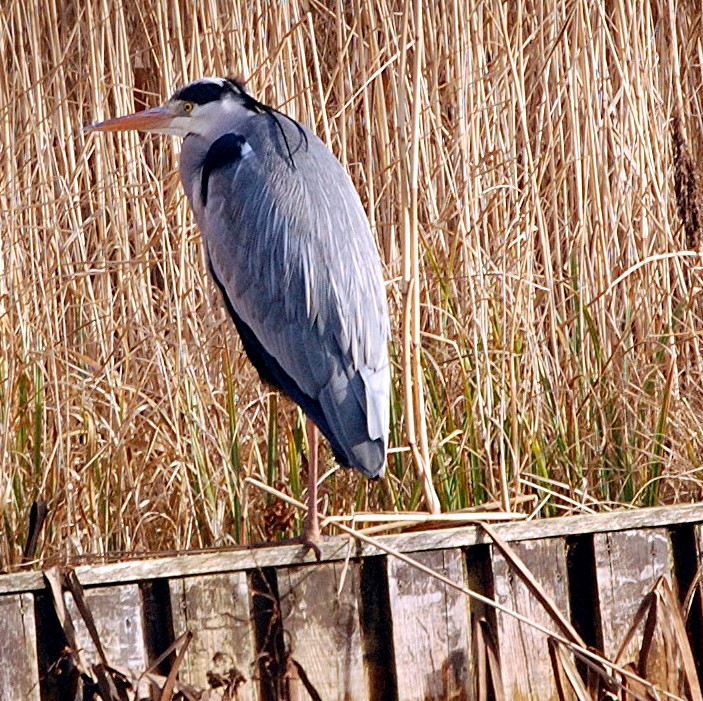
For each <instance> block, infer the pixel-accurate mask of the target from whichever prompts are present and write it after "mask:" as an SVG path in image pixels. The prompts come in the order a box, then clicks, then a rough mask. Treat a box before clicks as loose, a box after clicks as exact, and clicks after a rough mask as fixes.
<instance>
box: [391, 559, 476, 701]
mask: <svg viewBox="0 0 703 701" xmlns="http://www.w3.org/2000/svg"><path fill="white" fill-rule="evenodd" d="M412 557H413V559H416V560H418V561H419V562H421V563H422V564H423V565H426V566H427V567H431V568H432V570H434V571H435V572H438V573H440V574H443V575H444V576H445V577H447V578H449V579H451V580H452V581H454V582H457V583H461V584H463V583H464V581H465V579H466V578H465V561H464V555H463V553H462V551H461V550H458V549H453V550H438V551H436V552H421V553H414V554H413V555H412ZM388 594H389V600H390V609H391V618H392V621H393V650H394V657H395V666H396V677H397V685H398V698H399V699H403V701H433V700H435V699H436V700H439V699H442V700H443V699H449V698H461V699H464V698H468V697H469V694H470V693H471V682H470V678H469V655H470V650H471V646H470V638H469V624H468V621H469V617H468V610H469V609H468V602H467V599H466V597H465V596H464V595H463V594H461V593H460V592H458V591H456V590H455V589H452V588H450V587H448V586H446V585H445V584H443V583H442V582H439V581H438V580H436V579H433V578H432V577H430V576H428V575H427V574H425V573H424V572H420V571H418V570H417V569H415V568H413V567H411V566H410V565H408V564H406V563H404V562H401V561H400V560H398V559H395V558H389V559H388Z"/></svg>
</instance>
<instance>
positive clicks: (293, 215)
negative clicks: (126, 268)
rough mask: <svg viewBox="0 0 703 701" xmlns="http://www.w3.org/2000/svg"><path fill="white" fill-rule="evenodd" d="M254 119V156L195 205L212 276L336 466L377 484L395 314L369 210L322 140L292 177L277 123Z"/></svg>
mask: <svg viewBox="0 0 703 701" xmlns="http://www.w3.org/2000/svg"><path fill="white" fill-rule="evenodd" d="M256 119H257V120H263V121H260V122H259V123H258V125H255V124H254V118H252V119H250V120H249V122H246V123H245V124H244V125H243V127H242V131H241V136H243V137H244V138H245V139H246V142H247V144H248V145H249V146H251V150H250V151H247V154H246V156H244V157H243V158H241V159H239V160H237V161H236V162H233V163H231V164H226V165H225V166H223V167H221V168H219V169H217V170H214V171H212V172H211V173H209V183H208V195H207V206H205V207H203V206H202V204H201V203H199V202H198V201H197V200H196V199H191V203H192V204H193V208H194V211H195V214H196V218H197V219H198V222H199V225H200V228H201V231H202V233H203V237H204V240H205V244H206V248H207V253H208V257H209V261H210V265H211V266H212V270H213V273H214V275H215V277H216V279H217V280H218V282H219V284H220V286H221V289H222V291H223V294H224V295H225V296H226V299H227V302H228V305H230V306H231V309H232V310H233V313H234V314H236V315H237V317H239V319H240V321H241V322H243V324H245V325H246V327H248V329H250V330H251V333H253V334H254V336H255V337H256V340H257V341H258V343H260V344H261V347H262V348H263V349H264V350H265V352H266V353H267V354H269V355H270V356H271V357H272V358H275V361H276V364H277V365H278V366H280V370H279V371H278V372H279V374H280V373H281V371H282V373H283V374H284V375H285V377H282V378H277V384H279V386H281V387H282V389H284V391H287V392H288V393H289V394H290V395H291V396H293V394H294V393H295V391H299V392H300V393H301V395H302V396H303V398H304V400H300V399H296V401H298V402H299V403H300V404H301V405H302V406H303V409H304V410H306V411H307V412H308V413H309V414H311V416H312V414H314V413H315V411H317V412H318V420H317V422H318V425H319V426H320V428H321V430H322V431H323V433H325V435H326V436H327V437H328V439H330V442H331V443H332V446H333V448H334V449H335V453H336V455H337V459H338V460H340V461H341V462H343V463H346V464H349V465H352V466H354V467H356V468H358V469H360V470H361V471H362V472H364V473H365V474H368V475H370V476H376V475H378V474H380V473H381V472H382V469H383V466H384V460H385V451H386V447H387V439H388V413H389V408H388V403H389V392H390V389H389V387H390V384H389V382H390V380H389V378H390V375H389V364H388V354H387V339H388V313H387V306H386V298H385V290H384V286H383V277H382V270H381V265H380V260H379V258H378V253H377V251H376V247H375V243H374V241H373V237H372V235H371V232H370V230H369V227H368V223H367V220H366V216H365V213H364V211H363V207H362V205H361V202H360V200H359V198H358V195H357V193H356V191H355V189H354V187H353V185H352V183H351V180H350V179H349V177H348V176H347V174H346V173H345V172H344V170H343V169H342V167H341V165H340V164H339V162H338V161H337V160H336V159H335V158H334V157H333V156H332V154H331V153H330V152H329V151H328V150H327V148H326V147H325V146H324V145H323V144H322V142H321V141H319V139H317V137H315V136H314V135H313V134H312V133H310V132H307V133H306V136H307V148H306V149H305V148H299V149H297V150H295V151H294V160H295V168H291V167H290V166H289V165H288V162H287V160H284V159H283V158H282V157H281V155H280V154H281V147H280V144H279V143H277V140H280V139H281V137H280V132H279V131H278V127H277V126H275V125H273V126H275V129H274V128H272V124H271V117H270V116H269V115H261V116H259V117H256ZM282 124H283V126H284V130H286V129H288V130H291V129H292V127H289V126H288V125H287V124H286V122H285V121H283V122H282ZM295 133H296V132H295V130H294V129H293V130H292V131H291V133H290V135H289V136H290V138H291V139H294V138H295ZM238 136H239V134H238ZM186 143H187V142H186ZM286 383H288V386H286ZM291 383H292V384H294V385H295V390H294V391H291V389H290V385H291ZM293 398H294V399H295V398H296V397H293ZM307 400H309V403H311V404H310V406H308V407H306V406H305V404H304V401H307ZM312 404H316V407H312ZM311 407H312V408H311ZM320 417H323V418H320ZM313 419H314V420H315V417H314V416H313ZM323 424H324V425H323Z"/></svg>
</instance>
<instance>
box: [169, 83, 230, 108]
mask: <svg viewBox="0 0 703 701" xmlns="http://www.w3.org/2000/svg"><path fill="white" fill-rule="evenodd" d="M235 89H237V87H236V86H235V85H233V84H232V83H230V82H229V81H228V80H196V81H195V82H194V83H191V84H190V85H186V86H185V87H184V88H181V89H180V90H178V91H177V92H176V93H175V94H174V96H173V98H172V99H173V100H183V101H184V102H193V103H194V104H196V105H206V104H207V103H208V102H217V101H218V100H221V99H222V97H223V95H227V94H233V93H234V92H235Z"/></svg>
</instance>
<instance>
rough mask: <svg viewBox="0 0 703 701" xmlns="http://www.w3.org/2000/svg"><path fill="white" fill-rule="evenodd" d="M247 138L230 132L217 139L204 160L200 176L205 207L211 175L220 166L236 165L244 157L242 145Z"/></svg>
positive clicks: (201, 195)
mask: <svg viewBox="0 0 703 701" xmlns="http://www.w3.org/2000/svg"><path fill="white" fill-rule="evenodd" d="M245 143H246V139H245V138H244V137H243V136H242V135H241V134H233V133H232V132H229V133H227V134H223V135H222V136H221V137H220V138H219V139H216V140H215V141H214V142H213V144H212V146H210V148H209V149H208V152H207V154H206V156H205V160H204V161H203V172H202V175H201V176H200V197H201V199H202V201H203V207H204V206H205V205H206V204H207V191H208V185H209V184H210V176H211V175H212V173H213V172H214V171H216V170H218V169H219V168H224V167H225V166H228V165H234V164H235V163H236V162H237V161H239V160H240V159H241V157H242V147H243V146H244V144H245Z"/></svg>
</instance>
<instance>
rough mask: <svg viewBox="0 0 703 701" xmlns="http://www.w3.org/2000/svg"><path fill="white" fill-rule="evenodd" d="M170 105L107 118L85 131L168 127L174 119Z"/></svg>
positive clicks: (86, 128) (159, 128) (146, 129)
mask: <svg viewBox="0 0 703 701" xmlns="http://www.w3.org/2000/svg"><path fill="white" fill-rule="evenodd" d="M173 117H174V115H173V112H171V110H169V109H168V107H166V106H164V105H161V106H160V107H152V108H151V109H148V110H142V111H141V112H135V113H134V114H128V115H126V116H124V117H115V118H114V119H106V120H105V121H104V122H97V123H95V124H88V125H87V126H86V127H85V131H156V132H159V131H161V130H162V129H166V128H168V126H169V125H170V124H171V121H172V120H173Z"/></svg>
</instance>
